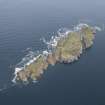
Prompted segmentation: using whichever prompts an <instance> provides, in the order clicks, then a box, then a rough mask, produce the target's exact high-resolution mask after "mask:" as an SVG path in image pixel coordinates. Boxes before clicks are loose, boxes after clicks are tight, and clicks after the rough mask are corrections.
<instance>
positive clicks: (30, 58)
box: [12, 23, 101, 83]
mask: <svg viewBox="0 0 105 105" xmlns="http://www.w3.org/2000/svg"><path fill="white" fill-rule="evenodd" d="M83 27H89V26H88V24H84V23H80V24H78V25H76V26H74V27H73V29H72V30H70V29H68V28H60V29H59V30H58V31H57V34H56V35H53V36H52V37H51V39H50V40H49V41H46V40H45V38H42V41H43V42H44V43H45V44H46V45H47V48H46V50H44V51H41V52H40V53H39V52H38V53H37V54H36V52H33V51H30V52H29V54H27V55H26V56H25V57H24V58H23V59H22V61H21V62H20V63H19V64H17V66H16V68H15V72H14V75H15V77H14V79H13V80H12V82H13V83H16V81H15V80H16V77H17V74H18V72H20V71H21V70H25V68H26V67H27V66H29V65H30V64H32V63H33V62H35V61H36V60H37V59H38V58H39V57H40V56H45V57H46V56H47V55H48V54H49V53H52V51H53V49H54V48H56V46H57V44H58V42H59V40H61V39H62V38H66V37H68V35H69V33H72V32H78V31H80V30H81V29H82V28H83ZM92 28H94V30H98V31H101V28H99V27H98V26H95V27H92Z"/></svg>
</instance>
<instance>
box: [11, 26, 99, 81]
mask: <svg viewBox="0 0 105 105" xmlns="http://www.w3.org/2000/svg"><path fill="white" fill-rule="evenodd" d="M96 30H100V28H98V27H91V26H89V25H87V24H79V25H77V26H76V27H74V28H73V30H68V31H66V32H64V33H60V32H59V33H58V35H57V36H55V37H53V38H52V39H51V40H50V42H48V46H49V49H48V50H45V51H43V52H42V53H41V54H39V55H38V56H36V57H32V58H31V59H30V60H29V61H28V62H27V63H25V64H24V65H23V67H20V68H19V67H16V68H15V73H14V74H15V77H14V79H13V82H14V83H17V82H21V83H28V82H29V81H30V80H31V81H36V80H37V79H38V78H39V77H40V75H41V74H43V72H44V71H45V70H46V69H47V68H48V66H49V65H55V64H56V63H67V64H68V63H71V62H73V61H75V60H78V58H79V57H80V55H81V54H82V52H83V51H84V50H85V49H87V48H89V47H91V46H92V44H93V40H94V37H95V33H96Z"/></svg>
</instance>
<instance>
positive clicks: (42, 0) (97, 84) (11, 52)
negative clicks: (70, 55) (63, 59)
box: [0, 0, 105, 105]
mask: <svg viewBox="0 0 105 105" xmlns="http://www.w3.org/2000/svg"><path fill="white" fill-rule="evenodd" d="M79 23H86V24H89V25H92V26H99V27H101V29H102V30H101V32H97V33H96V35H95V40H94V44H93V46H92V47H91V48H89V49H87V50H86V51H85V52H84V53H83V54H82V55H81V57H80V59H79V60H78V61H76V62H74V63H71V64H56V65H55V66H49V67H48V69H47V70H46V71H45V72H44V74H43V75H41V78H40V79H39V80H38V81H37V82H35V83H30V84H28V85H22V84H14V83H12V79H13V77H14V71H15V67H16V65H18V63H19V62H21V60H22V58H24V57H25V56H26V55H27V54H28V53H29V52H30V51H33V52H38V51H39V52H40V51H42V50H45V49H46V47H47V46H46V44H44V43H43V41H42V40H41V39H43V38H45V39H46V40H47V41H48V40H50V38H51V37H52V36H54V35H56V34H57V31H58V30H59V29H61V28H69V29H72V28H73V27H74V26H75V25H77V24H79ZM0 105H105V0H0Z"/></svg>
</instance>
